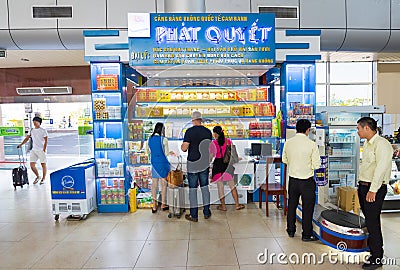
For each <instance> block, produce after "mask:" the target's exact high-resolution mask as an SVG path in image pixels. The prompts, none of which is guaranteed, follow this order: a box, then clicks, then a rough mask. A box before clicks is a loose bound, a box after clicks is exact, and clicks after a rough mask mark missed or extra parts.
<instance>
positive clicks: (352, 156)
mask: <svg viewBox="0 0 400 270" xmlns="http://www.w3.org/2000/svg"><path fill="white" fill-rule="evenodd" d="M354 157H356V156H355V155H343V156H340V155H337V156H329V158H354Z"/></svg>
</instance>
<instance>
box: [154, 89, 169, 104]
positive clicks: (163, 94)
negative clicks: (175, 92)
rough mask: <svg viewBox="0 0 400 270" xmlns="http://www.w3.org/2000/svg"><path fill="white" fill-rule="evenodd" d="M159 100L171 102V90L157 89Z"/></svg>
mask: <svg viewBox="0 0 400 270" xmlns="http://www.w3.org/2000/svg"><path fill="white" fill-rule="evenodd" d="M156 97H157V98H156V99H157V102H170V101H171V92H170V91H167V90H157V91H156Z"/></svg>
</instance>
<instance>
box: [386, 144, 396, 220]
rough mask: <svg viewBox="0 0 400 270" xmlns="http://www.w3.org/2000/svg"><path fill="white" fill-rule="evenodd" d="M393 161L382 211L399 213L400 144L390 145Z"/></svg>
mask: <svg viewBox="0 0 400 270" xmlns="http://www.w3.org/2000/svg"><path fill="white" fill-rule="evenodd" d="M392 147H393V160H392V173H391V177H390V181H389V185H388V186H387V190H388V191H387V194H386V197H385V200H384V201H383V206H382V211H384V212H399V211H400V144H392Z"/></svg>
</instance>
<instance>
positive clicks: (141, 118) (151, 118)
mask: <svg viewBox="0 0 400 270" xmlns="http://www.w3.org/2000/svg"><path fill="white" fill-rule="evenodd" d="M232 118H234V119H258V120H260V121H263V119H264V120H272V119H273V118H274V116H236V115H235V116H232V115H227V116H208V115H203V120H204V121H206V120H208V119H229V120H232ZM134 119H135V120H154V119H178V120H180V119H182V120H188V122H190V116H181V117H178V116H154V117H135V118H134Z"/></svg>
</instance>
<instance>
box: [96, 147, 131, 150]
mask: <svg viewBox="0 0 400 270" xmlns="http://www.w3.org/2000/svg"><path fill="white" fill-rule="evenodd" d="M115 150H117V151H122V150H124V148H120V147H119V148H95V149H94V151H115Z"/></svg>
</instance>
